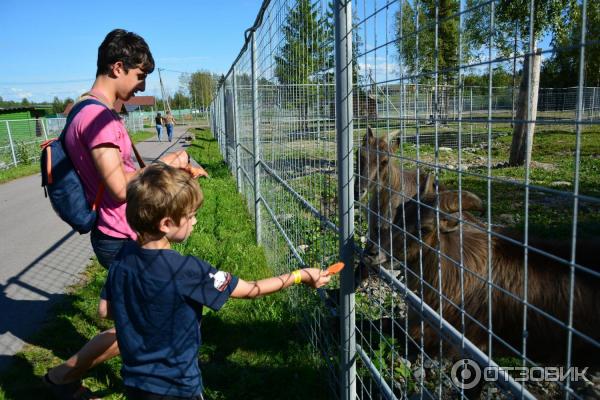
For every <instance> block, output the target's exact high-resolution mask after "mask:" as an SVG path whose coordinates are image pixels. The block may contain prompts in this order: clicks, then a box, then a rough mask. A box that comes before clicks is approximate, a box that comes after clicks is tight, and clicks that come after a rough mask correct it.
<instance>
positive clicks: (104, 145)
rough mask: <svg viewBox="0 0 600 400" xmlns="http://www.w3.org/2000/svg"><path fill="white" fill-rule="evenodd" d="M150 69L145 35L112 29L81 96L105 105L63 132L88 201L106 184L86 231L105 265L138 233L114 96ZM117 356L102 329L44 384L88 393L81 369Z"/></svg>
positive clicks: (62, 395)
mask: <svg viewBox="0 0 600 400" xmlns="http://www.w3.org/2000/svg"><path fill="white" fill-rule="evenodd" d="M153 70H154V59H153V58H152V53H151V52H150V49H149V48H148V45H147V44H146V42H145V41H144V39H143V38H142V37H141V36H139V35H137V34H135V33H133V32H128V31H125V30H123V29H115V30H113V31H111V32H110V33H109V34H108V35H107V36H106V38H105V39H104V41H103V42H102V44H101V45H100V47H99V48H98V61H97V72H96V79H95V81H94V84H93V85H92V88H91V90H90V91H89V92H88V93H86V94H84V95H83V96H82V97H81V98H80V100H81V99H85V98H89V97H92V98H95V99H97V100H98V101H100V102H101V103H103V104H104V106H103V105H99V104H89V105H86V106H85V107H84V108H83V109H82V110H81V111H80V112H79V113H78V114H77V115H76V116H75V117H74V118H73V121H72V123H71V124H70V125H69V129H68V130H67V132H66V135H65V144H66V148H67V152H68V153H69V156H70V158H71V160H72V161H73V164H74V166H75V168H76V170H77V171H78V172H79V175H80V178H81V180H82V182H83V186H84V188H85V192H86V196H87V198H88V201H90V203H91V202H92V201H93V200H94V199H95V196H96V194H97V192H98V190H99V188H100V184H103V185H104V193H103V195H102V200H101V202H100V204H99V207H98V210H97V211H98V220H97V225H96V226H95V227H94V229H92V232H91V234H90V238H91V242H92V247H93V249H94V253H95V255H96V257H97V258H98V262H99V263H100V264H101V265H102V266H103V267H104V268H108V267H109V266H110V264H111V263H112V261H113V259H114V258H115V256H116V254H117V253H118V252H119V251H120V250H121V247H123V245H124V244H125V243H126V242H127V241H130V240H135V239H136V238H137V235H136V233H135V231H134V230H133V229H131V227H130V226H129V224H128V223H127V219H126V217H125V208H126V203H125V201H126V197H125V196H126V190H127V183H128V182H129V181H131V180H132V179H133V178H134V177H136V176H137V175H138V174H139V173H140V170H139V169H136V166H135V165H134V163H133V161H132V159H131V155H132V144H131V139H130V138H129V135H128V133H127V129H126V128H125V124H124V123H123V120H122V119H121V118H120V117H119V114H118V113H117V112H115V111H114V109H113V105H114V103H115V102H116V101H117V100H121V101H123V102H125V101H127V100H129V99H130V98H131V97H132V96H134V94H135V93H136V92H138V91H140V92H141V91H144V89H145V86H146V76H147V75H148V74H149V73H151V72H152V71H153ZM161 160H162V161H163V162H165V163H167V164H169V165H172V166H173V167H178V168H186V169H187V170H189V171H190V172H191V173H192V174H194V175H196V176H200V175H204V176H206V175H207V174H206V172H205V171H204V170H203V169H202V168H199V169H194V168H192V167H190V165H189V156H188V154H187V153H186V152H185V151H178V152H174V153H170V154H167V155H165V156H164V157H162V158H161ZM118 354H119V348H118V346H117V341H116V334H115V330H114V329H109V330H107V331H105V332H102V333H100V334H99V335H97V336H96V337H95V338H93V339H92V340H91V341H89V342H88V343H87V344H86V345H85V346H84V347H83V348H82V349H81V350H80V351H79V352H78V353H77V354H75V355H74V356H72V357H71V358H69V359H68V360H67V361H65V362H64V363H63V364H61V365H59V366H57V367H55V368H53V369H51V370H50V371H48V373H47V374H46V375H45V376H44V382H45V383H46V385H47V386H48V387H49V388H50V389H51V390H52V392H53V394H54V395H55V396H56V397H57V398H59V399H79V398H93V397H90V396H91V393H90V391H89V390H88V389H87V388H85V387H83V386H82V384H81V377H82V376H83V374H85V372H86V371H87V370H88V369H89V368H91V367H93V366H95V365H97V364H99V363H101V362H103V361H105V360H107V359H110V358H112V357H114V356H116V355H118Z"/></svg>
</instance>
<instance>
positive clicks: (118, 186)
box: [91, 146, 139, 202]
mask: <svg viewBox="0 0 600 400" xmlns="http://www.w3.org/2000/svg"><path fill="white" fill-rule="evenodd" d="M91 155H92V159H93V161H94V165H95V166H96V170H97V171H98V173H99V174H100V178H101V179H102V182H103V183H104V186H105V188H106V190H107V191H108V193H109V194H110V195H111V197H112V198H113V199H115V200H116V201H119V202H124V201H125V197H126V194H127V183H128V182H129V181H130V180H131V179H133V177H135V176H136V175H137V174H138V173H139V171H132V172H126V171H125V167H124V165H123V160H122V159H121V152H120V151H119V148H118V147H113V146H98V147H94V148H93V149H92V150H91Z"/></svg>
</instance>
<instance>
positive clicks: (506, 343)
mask: <svg viewBox="0 0 600 400" xmlns="http://www.w3.org/2000/svg"><path fill="white" fill-rule="evenodd" d="M558 3H560V5H559V4H558ZM354 7H355V8H354V9H355V12H356V17H355V24H354V29H355V31H356V33H355V34H356V35H359V36H360V39H359V41H357V43H356V44H355V59H356V60H357V61H358V62H357V64H358V67H357V69H358V73H357V78H358V79H357V85H356V87H355V91H356V93H355V97H356V98H360V99H365V100H364V101H363V104H364V107H366V108H367V109H369V108H370V107H369V101H372V102H373V103H374V106H373V108H374V111H373V112H363V113H360V112H359V114H358V115H356V113H355V119H354V126H355V132H357V135H356V137H355V143H357V147H358V157H357V161H358V164H357V169H356V171H357V176H356V182H357V188H356V189H357V190H356V192H355V193H356V199H357V207H358V208H359V209H360V213H359V212H357V214H360V217H359V219H357V225H356V229H357V231H358V232H359V235H360V236H361V237H362V239H363V241H364V242H366V245H365V246H364V255H363V259H362V263H363V280H362V282H361V283H360V285H359V287H358V289H357V294H356V298H357V299H356V302H357V317H356V318H357V330H358V332H357V341H358V345H359V347H360V349H361V351H363V357H361V364H362V366H361V367H359V381H360V383H361V385H360V388H359V390H358V392H359V393H360V395H361V396H362V397H368V398H370V397H378V396H380V395H381V394H382V393H384V394H385V393H387V394H388V395H394V396H397V397H401V396H406V395H411V394H415V395H418V396H419V397H421V396H423V397H434V398H440V397H444V398H454V397H462V396H464V397H469V398H474V397H477V398H479V397H480V396H481V397H482V398H485V397H488V398H489V397H497V398H503V397H502V396H506V395H507V394H506V393H511V394H510V395H512V396H515V397H521V396H522V397H530V396H537V397H543V398H548V397H550V398H562V397H565V396H568V395H570V396H573V397H575V398H578V397H579V398H583V397H585V396H587V395H589V393H590V392H594V390H597V387H596V388H595V389H594V388H593V387H592V386H594V385H593V384H591V383H590V381H589V380H593V379H594V372H593V371H592V370H593V368H594V367H597V364H598V362H599V360H600V358H599V355H600V342H599V340H600V336H599V335H600V329H599V328H600V326H599V322H600V319H599V315H598V312H597V311H592V310H597V307H598V304H599V300H600V298H599V297H598V294H597V293H598V289H600V276H599V270H598V264H599V262H598V259H597V257H594V256H593V255H592V253H591V252H590V249H591V248H592V247H593V246H594V244H598V243H600V242H598V239H597V237H598V236H597V235H598V227H599V226H600V225H599V222H600V212H599V211H600V209H599V205H600V204H599V201H600V199H599V194H600V193H599V192H598V191H597V188H596V187H595V186H596V184H597V179H598V176H599V175H598V166H599V165H600V164H598V162H597V161H598V159H597V157H596V156H594V152H595V150H593V149H594V148H596V146H597V144H598V143H600V142H599V141H598V139H600V136H599V134H600V127H599V126H598V124H599V122H600V121H598V119H597V117H595V116H594V110H595V107H596V106H595V101H596V100H595V96H596V95H595V94H594V89H593V84H591V83H590V82H588V81H587V80H586V76H590V75H592V74H590V73H589V72H587V71H591V69H593V68H594V67H593V65H594V62H596V63H597V60H596V59H594V61H592V59H586V54H591V55H593V57H595V54H596V53H597V51H598V42H597V39H596V38H595V37H592V36H588V35H589V34H590V31H591V30H593V29H596V28H591V25H590V21H591V20H590V19H587V20H586V17H584V14H585V13H584V10H586V11H587V12H590V14H589V15H590V16H591V15H595V17H594V18H597V14H594V13H597V12H598V7H597V5H596V4H593V5H592V4H591V3H585V2H583V3H581V2H575V3H568V4H567V2H557V3H552V4H550V3H548V2H539V3H538V2H535V3H529V2H526V1H523V2H494V1H466V2H458V1H437V2H434V1H426V0H423V1H399V2H384V1H365V0H363V1H355V2H354ZM555 7H559V8H555ZM560 7H562V8H560ZM556 24H561V27H562V28H564V29H562V28H561V29H557V27H558V25H556ZM566 27H568V28H566ZM566 31H568V33H566ZM585 37H587V39H584V38H585ZM567 54H568V57H569V60H570V62H572V64H571V65H570V66H568V67H567V66H566V64H565V62H566V61H565V57H567ZM542 60H543V61H542ZM597 65H598V64H596V66H597ZM561 68H562V69H561ZM564 68H571V73H568V72H566V71H565V70H563V69H564ZM551 74H554V75H555V76H556V75H561V74H562V78H561V79H560V80H559V79H551ZM593 74H595V75H594V76H597V73H593ZM544 83H546V84H548V85H552V87H543V86H542V85H543V84H544ZM561 83H562V85H563V86H562V87H557V86H556V85H560V84H561ZM590 87H591V90H590ZM584 171H585V172H584ZM586 249H587V250H586ZM591 314H593V316H592V315H591ZM373 365H374V366H376V367H377V370H378V371H379V374H380V375H379V376H377V375H373V373H372V371H371V370H372V366H373ZM586 367H589V370H587V375H586V377H585V378H583V375H584V374H583V373H582V371H584V370H585V368H586ZM557 368H562V369H561V371H562V372H563V373H564V374H563V375H561V377H560V379H554V378H553V377H552V376H551V375H552V374H553V373H554V372H556V371H557ZM540 374H542V376H543V377H542V378H540ZM549 374H550V376H549ZM382 381H383V382H382ZM383 383H385V384H383ZM521 384H523V385H521ZM374 393H376V394H374Z"/></svg>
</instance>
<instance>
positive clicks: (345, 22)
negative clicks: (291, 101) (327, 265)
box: [334, 0, 356, 400]
mask: <svg viewBox="0 0 600 400" xmlns="http://www.w3.org/2000/svg"><path fill="white" fill-rule="evenodd" d="M351 4H352V2H351V0H336V1H335V12H334V13H335V15H334V18H335V106H336V107H335V110H336V111H335V112H336V118H335V124H336V141H337V165H338V199H339V221H340V222H339V224H340V228H339V229H340V232H339V246H340V259H341V260H342V261H343V262H344V263H345V264H346V265H347V266H348V267H353V266H354V260H353V258H354V254H353V252H354V247H353V242H352V241H353V240H354V239H353V236H354V190H353V183H354V176H353V172H352V171H353V154H352V147H353V143H352V142H353V137H352V135H353V126H352V118H353V108H352V31H351V30H352V6H351ZM339 311H340V312H339V315H340V330H341V332H340V339H341V340H340V342H341V354H340V369H341V371H340V375H341V379H340V395H341V396H340V398H341V399H343V400H351V399H354V398H356V336H355V333H354V332H355V318H356V315H355V313H354V268H344V269H343V270H342V273H341V277H340V310H339Z"/></svg>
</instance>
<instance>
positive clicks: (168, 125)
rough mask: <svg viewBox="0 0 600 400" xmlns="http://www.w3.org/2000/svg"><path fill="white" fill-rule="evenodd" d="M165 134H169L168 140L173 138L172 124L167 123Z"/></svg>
mask: <svg viewBox="0 0 600 400" xmlns="http://www.w3.org/2000/svg"><path fill="white" fill-rule="evenodd" d="M167 136H169V142H170V141H171V140H173V124H167Z"/></svg>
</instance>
